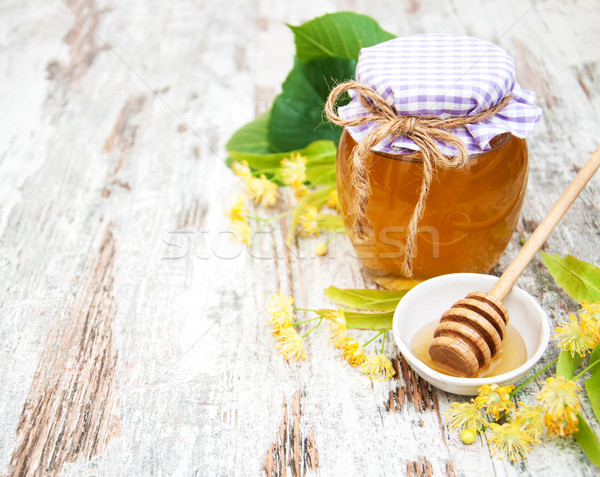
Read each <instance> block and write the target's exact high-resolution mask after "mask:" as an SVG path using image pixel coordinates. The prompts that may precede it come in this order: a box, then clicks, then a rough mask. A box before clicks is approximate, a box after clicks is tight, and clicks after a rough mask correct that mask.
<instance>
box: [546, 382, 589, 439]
mask: <svg viewBox="0 0 600 477" xmlns="http://www.w3.org/2000/svg"><path fill="white" fill-rule="evenodd" d="M580 390H581V387H580V386H578V385H577V383H575V381H571V380H569V379H565V378H564V377H563V376H556V377H550V378H548V379H546V384H545V385H544V387H543V388H542V389H541V391H540V392H539V393H538V394H537V395H536V398H537V400H538V401H540V402H541V404H542V408H543V409H544V411H545V413H546V415H545V417H544V422H545V424H546V428H547V429H548V432H549V433H550V434H552V435H555V436H561V437H562V436H568V435H571V434H573V433H574V432H575V431H577V424H578V422H579V419H578V418H577V413H578V412H579V411H580V410H581V403H580V402H579V397H578V396H577V391H580Z"/></svg>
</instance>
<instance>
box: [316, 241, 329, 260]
mask: <svg viewBox="0 0 600 477" xmlns="http://www.w3.org/2000/svg"><path fill="white" fill-rule="evenodd" d="M316 252H317V255H318V256H319V257H322V256H323V255H327V244H326V243H320V244H319V245H317V250H316Z"/></svg>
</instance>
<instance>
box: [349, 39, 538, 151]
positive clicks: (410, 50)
mask: <svg viewBox="0 0 600 477" xmlns="http://www.w3.org/2000/svg"><path fill="white" fill-rule="evenodd" d="M356 81H358V82H359V83H361V84H364V85H367V86H370V87H371V88H373V89H374V90H375V91H376V92H377V93H378V94H379V95H381V96H382V97H383V98H384V99H385V100H386V101H387V102H388V103H389V104H390V105H391V106H392V107H393V108H394V109H395V111H396V113H397V114H399V115H408V116H422V115H435V116H438V117H440V118H447V117H449V116H466V115H473V114H476V113H479V112H481V111H483V110H486V109H488V108H490V107H491V106H493V105H495V104H497V103H499V102H500V101H501V100H502V99H503V98H504V97H505V96H507V95H508V94H512V99H511V101H510V102H509V103H508V105H507V106H506V107H505V108H503V109H502V110H501V111H499V112H498V113H496V114H495V115H494V116H492V117H491V118H489V119H487V120H485V121H481V122H478V123H474V124H467V125H466V126H462V127H459V128H456V129H454V130H453V132H454V133H456V134H457V135H458V137H460V138H461V139H462V140H463V141H464V143H465V145H466V146H467V148H468V150H469V153H471V154H476V153H480V152H482V151H485V150H488V149H490V144H489V143H490V140H491V139H492V138H493V137H494V136H497V135H498V134H502V133H505V132H509V133H512V134H513V135H515V136H517V137H520V138H523V137H525V136H527V135H528V134H529V133H531V131H532V130H533V128H534V127H535V125H536V124H537V123H538V122H539V121H540V119H541V116H542V110H541V109H540V108H538V107H536V106H534V105H533V101H534V100H535V93H533V92H531V91H527V90H525V89H522V88H521V86H519V83H517V82H516V79H515V66H514V62H513V59H512V58H511V56H510V55H509V54H508V53H506V51H504V50H503V49H502V48H500V47H498V46H496V45H494V44H493V43H490V42H487V41H484V40H481V39H478V38H472V37H468V36H456V35H429V34H427V35H415V36H409V37H403V38H395V39H393V40H389V41H386V42H384V43H380V44H379V45H375V46H371V47H369V48H363V49H362V50H360V55H359V60H358V64H357V66H356ZM350 96H351V97H352V98H353V99H352V101H350V103H348V104H347V105H346V106H342V107H340V108H339V111H338V114H339V115H340V116H341V117H342V118H343V119H347V120H349V119H355V118H358V117H361V116H364V115H366V114H367V111H366V109H365V108H364V107H363V106H362V104H361V102H360V100H359V98H358V97H357V95H356V93H354V92H353V91H351V92H350ZM376 127H377V125H376V124H374V123H368V124H365V125H363V126H357V127H348V128H347V129H348V132H349V133H350V135H351V136H352V137H353V138H354V140H355V141H356V142H360V141H361V140H362V139H363V138H365V137H366V136H367V135H368V134H369V133H370V132H371V131H372V130H373V129H374V128H376ZM440 148H441V150H442V152H443V153H444V154H445V155H448V156H453V155H456V149H455V148H453V147H451V146H447V145H444V144H440ZM373 149H374V150H375V151H379V152H386V153H391V154H409V153H411V152H414V151H417V150H418V149H419V147H418V146H417V145H416V144H415V143H414V142H413V141H411V140H410V139H407V138H405V137H399V138H396V139H395V140H393V141H392V140H391V137H388V138H386V139H385V140H384V141H382V142H381V143H379V144H378V145H377V146H375V147H374V148H373Z"/></svg>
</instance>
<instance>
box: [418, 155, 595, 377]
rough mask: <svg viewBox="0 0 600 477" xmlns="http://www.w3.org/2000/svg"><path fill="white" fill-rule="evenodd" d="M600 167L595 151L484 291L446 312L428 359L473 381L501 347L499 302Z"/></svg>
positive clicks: (503, 321)
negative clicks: (501, 272)
mask: <svg viewBox="0 0 600 477" xmlns="http://www.w3.org/2000/svg"><path fill="white" fill-rule="evenodd" d="M598 167H600V147H598V148H597V149H596V150H595V151H594V153H593V154H592V156H591V157H590V158H589V159H588V161H587V162H586V164H585V165H584V166H583V167H582V168H581V170H580V171H579V173H578V174H577V175H576V176H575V179H573V182H571V184H569V186H568V187H567V189H566V190H565V191H564V192H563V194H562V195H561V196H560V198H559V199H558V201H557V202H556V204H554V206H553V207H552V209H551V210H550V212H549V213H548V215H547V216H546V217H545V218H544V220H542V222H541V223H540V224H539V225H538V227H537V228H536V229H535V231H534V232H533V234H531V237H530V238H529V240H528V241H527V242H526V243H525V245H524V246H523V248H522V249H521V250H520V252H519V253H518V254H517V256H516V257H515V259H514V260H513V261H512V262H511V264H510V265H509V266H508V268H507V269H506V270H505V271H504V273H503V274H502V276H501V277H500V279H499V280H498V282H497V283H496V285H495V286H494V288H492V290H491V291H490V292H489V293H486V292H473V293H470V294H469V295H467V296H466V297H465V298H463V299H462V300H459V301H457V302H456V303H455V304H454V305H452V308H450V309H449V310H448V311H446V312H445V313H444V314H443V315H442V317H441V319H440V323H439V324H438V326H437V327H436V329H435V332H434V334H433V336H434V339H433V341H432V342H431V344H430V345H429V355H430V356H431V359H432V360H433V362H434V363H436V364H437V365H438V366H440V367H442V368H445V369H450V370H451V371H453V372H454V373H456V374H458V375H460V376H466V377H474V376H476V375H477V373H478V372H479V369H480V368H483V367H485V366H487V365H488V364H489V363H490V360H491V359H492V358H493V357H494V356H495V355H496V353H498V351H499V350H500V348H501V347H502V339H503V338H504V331H505V329H506V325H507V324H508V320H509V316H508V310H507V309H506V307H505V306H504V305H503V303H502V300H504V298H505V297H506V295H508V293H509V292H510V290H511V289H512V287H513V285H514V284H515V282H516V281H517V279H518V278H519V277H520V276H521V273H523V270H525V267H527V265H529V262H531V260H532V259H533V257H534V256H535V254H536V253H537V252H538V250H539V249H540V248H541V246H542V245H543V243H544V242H545V241H546V239H547V238H548V237H549V236H550V234H551V233H552V231H553V230H554V228H555V227H556V225H557V224H558V223H559V222H560V221H561V219H562V218H563V216H564V215H565V213H566V212H567V210H569V208H570V207H571V205H572V204H573V202H574V201H575V199H576V198H577V197H578V196H579V194H580V193H581V191H582V190H583V189H584V187H585V186H586V185H587V183H588V182H589V181H590V179H591V178H592V176H593V175H594V174H595V172H596V171H597V170H598Z"/></svg>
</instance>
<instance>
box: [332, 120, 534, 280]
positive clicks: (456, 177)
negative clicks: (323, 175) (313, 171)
mask: <svg viewBox="0 0 600 477" xmlns="http://www.w3.org/2000/svg"><path fill="white" fill-rule="evenodd" d="M355 146H356V142H355V141H354V140H353V139H352V137H351V136H350V134H348V132H347V131H344V132H343V133H342V137H341V139H340V143H339V147H338V155H337V188H338V193H339V197H340V206H341V209H342V214H343V216H344V220H345V223H346V230H347V231H348V234H349V236H350V240H351V241H352V243H353V245H354V248H355V250H356V253H357V256H358V258H359V259H360V261H361V262H362V264H363V265H364V267H365V268H366V269H367V271H368V272H369V273H371V274H372V275H374V276H394V275H399V274H400V270H401V264H402V261H403V260H404V259H405V257H404V243H405V236H406V232H407V227H408V223H409V220H410V218H411V216H412V214H413V210H414V208H415V204H416V202H417V199H418V191H419V187H420V185H421V175H422V162H421V160H420V157H419V156H420V153H418V152H417V153H413V154H409V155H391V154H382V153H375V152H372V153H371V154H369V156H367V167H368V169H369V172H370V185H371V195H370V197H369V202H368V205H367V209H366V213H367V218H368V219H369V222H370V224H371V227H372V229H373V234H372V236H371V237H369V238H368V239H367V240H366V241H361V240H358V239H357V237H356V236H355V233H354V229H353V226H352V217H351V216H350V214H349V212H348V204H349V201H350V198H349V194H351V193H352V191H351V174H352V168H351V167H350V162H349V161H350V154H351V152H352V150H353V148H354V147H355ZM527 177H528V167H527V145H526V142H525V140H524V139H520V138H517V137H515V136H512V135H509V134H505V135H501V136H496V138H494V140H492V148H491V150H490V151H487V152H484V153H481V154H477V155H472V156H470V157H469V160H468V162H467V166H466V167H464V168H461V169H445V170H440V171H439V172H438V174H437V177H436V178H434V180H433V182H432V184H431V188H430V191H429V195H428V198H427V205H426V208H425V210H424V214H423V216H422V218H421V220H420V222H419V228H418V230H419V232H418V234H417V253H416V256H414V257H413V274H414V277H415V278H429V277H433V276H436V275H442V274H445V273H455V272H476V273H477V272H478V273H488V272H489V271H490V270H491V269H492V268H493V267H494V266H495V265H496V263H498V260H499V259H500V256H501V255H502V253H503V252H504V250H505V249H506V246H507V245H508V243H509V242H510V239H511V237H512V233H513V231H514V229H515V227H516V225H517V222H518V220H519V214H520V211H521V206H522V204H523V198H524V196H525V190H526V187H527Z"/></svg>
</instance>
